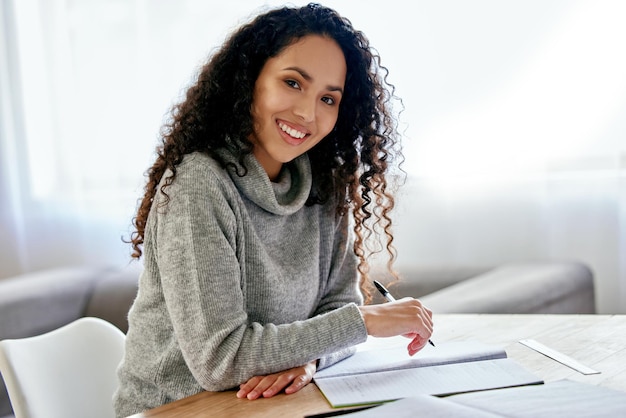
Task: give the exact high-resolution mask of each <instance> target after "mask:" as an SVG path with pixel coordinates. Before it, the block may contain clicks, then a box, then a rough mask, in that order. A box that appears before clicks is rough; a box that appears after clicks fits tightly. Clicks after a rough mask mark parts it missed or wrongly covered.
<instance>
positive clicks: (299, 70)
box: [283, 67, 343, 95]
mask: <svg viewBox="0 0 626 418" xmlns="http://www.w3.org/2000/svg"><path fill="white" fill-rule="evenodd" d="M283 70H284V71H295V72H297V73H299V74H300V75H301V76H302V78H304V79H305V80H306V81H309V82H310V81H312V80H313V77H311V74H309V73H307V72H306V71H305V70H304V69H302V68H300V67H287V68H283ZM326 88H327V89H328V90H329V91H338V92H339V93H341V94H342V95H343V88H342V87H339V86H331V85H329V86H326Z"/></svg>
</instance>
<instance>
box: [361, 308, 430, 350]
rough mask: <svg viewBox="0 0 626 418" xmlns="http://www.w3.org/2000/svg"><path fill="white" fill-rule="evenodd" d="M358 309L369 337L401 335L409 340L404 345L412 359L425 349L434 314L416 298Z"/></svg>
mask: <svg viewBox="0 0 626 418" xmlns="http://www.w3.org/2000/svg"><path fill="white" fill-rule="evenodd" d="M359 309H360V310H361V314H362V315H363V320H364V321H365V327H366V328H367V333H368V334H369V335H372V336H374V337H392V336H394V335H404V336H405V337H407V338H411V342H410V343H409V344H408V346H407V350H408V352H409V354H410V355H411V356H412V355H414V354H415V353H417V352H418V351H419V350H421V349H422V348H424V346H425V345H426V344H427V343H428V339H429V338H430V336H431V335H432V333H433V319H432V315H433V314H432V312H431V311H430V309H428V308H426V307H425V306H423V305H422V303H421V302H420V301H419V300H417V299H413V298H403V299H400V300H397V301H395V302H389V303H383V304H380V305H368V306H361V307H359Z"/></svg>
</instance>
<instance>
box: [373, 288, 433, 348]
mask: <svg viewBox="0 0 626 418" xmlns="http://www.w3.org/2000/svg"><path fill="white" fill-rule="evenodd" d="M374 286H376V289H378V291H379V292H380V294H381V295H383V297H384V298H385V299H387V302H394V301H395V300H396V298H394V297H393V296H392V294H391V293H389V291H388V290H387V288H386V287H385V286H383V285H382V284H381V283H380V282H379V281H378V280H374ZM428 344H430V345H432V346H433V347H434V346H435V343H433V342H432V341H431V340H428Z"/></svg>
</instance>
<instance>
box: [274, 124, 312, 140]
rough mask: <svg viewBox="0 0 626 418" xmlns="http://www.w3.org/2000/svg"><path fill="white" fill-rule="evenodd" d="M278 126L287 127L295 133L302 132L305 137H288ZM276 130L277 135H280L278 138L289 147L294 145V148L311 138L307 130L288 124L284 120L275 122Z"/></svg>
mask: <svg viewBox="0 0 626 418" xmlns="http://www.w3.org/2000/svg"><path fill="white" fill-rule="evenodd" d="M279 124H283V125H287V126H288V127H290V128H291V129H295V130H296V131H299V132H304V133H305V135H304V136H303V137H302V138H294V137H293V136H291V135H289V134H288V133H287V132H285V131H283V130H282V129H281V127H280V125H279ZM276 129H277V130H278V133H280V136H281V137H282V138H283V140H284V141H285V142H286V143H288V144H289V145H294V146H297V145H301V144H302V143H303V142H304V141H306V140H307V139H308V138H309V137H310V136H311V133H310V132H309V131H308V130H307V129H305V128H303V127H301V126H298V125H294V124H292V123H289V122H287V121H285V120H277V121H276Z"/></svg>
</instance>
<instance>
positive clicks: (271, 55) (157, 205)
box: [114, 4, 432, 416]
mask: <svg viewBox="0 0 626 418" xmlns="http://www.w3.org/2000/svg"><path fill="white" fill-rule="evenodd" d="M379 70H380V67H379V66H378V58H377V56H376V55H374V54H373V53H372V52H371V51H370V47H369V43H368V41H367V39H366V38H365V37H364V35H363V34H362V33H360V32H358V31H356V30H355V29H354V28H353V27H352V26H351V24H350V23H349V22H348V21H347V20H345V19H343V18H341V17H340V16H338V15H337V13H336V12H334V11H333V10H330V9H328V8H325V7H322V6H320V5H316V4H310V5H308V6H305V7H302V8H290V7H285V8H281V9H277V10H272V11H269V12H267V13H265V14H263V15H260V16H258V17H257V18H256V19H254V20H253V21H252V22H250V23H249V24H246V25H244V26H243V27H241V28H240V29H239V30H238V31H237V32H236V33H234V34H233V35H232V36H231V37H230V39H229V40H228V41H227V42H226V43H225V44H224V45H223V47H222V48H221V50H220V51H219V52H217V53H216V54H215V55H214V56H213V57H212V58H211V59H210V60H209V62H208V63H207V64H206V65H205V66H204V67H203V68H202V70H201V72H200V74H199V76H198V79H197V82H196V83H195V84H194V85H193V86H192V87H191V88H189V90H188V92H187V95H186V98H185V100H184V101H183V102H182V103H181V104H179V105H177V106H176V107H175V108H174V110H173V113H172V119H171V122H170V123H168V124H167V125H166V127H165V129H164V131H163V143H162V145H161V146H160V147H159V148H158V156H157V158H156V161H155V163H154V165H153V166H152V167H151V168H150V169H149V171H148V175H149V178H148V182H147V185H146V188H145V195H144V196H143V199H142V201H141V204H140V206H139V209H138V212H137V216H136V218H135V226H136V232H135V233H134V235H133V238H132V244H133V248H134V257H136V258H139V257H141V256H142V255H143V256H144V271H143V273H142V275H141V278H140V280H139V292H138V295H137V299H136V300H135V302H134V305H133V308H132V309H131V312H130V314H129V324H130V328H129V331H128V335H127V339H126V355H125V358H124V361H123V362H122V364H121V365H120V368H119V372H118V374H119V380H120V386H119V389H118V391H117V393H116V395H115V400H114V401H115V407H116V411H117V414H118V415H120V416H127V415H130V414H133V413H137V412H140V411H142V410H145V409H148V408H153V407H156V406H159V405H162V404H165V403H167V402H171V401H173V400H176V399H179V398H182V397H185V396H189V395H192V394H195V393H197V392H200V391H202V390H209V391H219V390H225V389H231V388H234V387H238V388H239V390H238V392H237V396H238V397H241V398H248V399H256V398H258V397H270V396H273V395H275V394H277V393H279V392H281V391H284V392H285V393H288V394H290V393H294V392H296V391H298V390H299V389H301V388H302V387H304V386H305V385H306V384H308V383H309V382H310V381H311V379H312V376H313V374H314V373H315V371H316V370H317V369H320V368H323V367H327V366H328V365H331V364H333V363H334V362H336V361H338V360H341V359H343V358H345V357H346V356H347V355H349V354H350V353H351V352H352V349H351V347H353V346H354V345H355V344H358V343H361V342H363V341H365V339H366V338H367V335H368V334H369V335H374V336H381V337H384V336H392V335H401V334H402V335H405V336H407V337H409V338H410V342H409V344H408V351H409V354H411V355H412V354H414V353H416V352H417V351H418V350H420V349H421V348H422V347H423V346H424V345H425V344H426V342H427V341H428V338H429V337H430V335H431V333H432V319H431V312H430V311H429V310H428V309H426V308H425V307H423V306H422V305H421V303H420V302H419V301H418V300H415V299H411V298H405V299H402V300H400V301H397V302H393V303H387V304H382V305H366V306H361V304H362V302H363V298H362V293H361V292H364V293H365V294H366V295H368V294H369V293H368V291H367V284H366V282H367V261H366V251H365V248H366V247H365V243H364V240H365V239H366V238H368V236H372V235H375V226H376V225H380V229H382V231H383V232H384V233H383V235H384V236H386V237H387V238H386V241H387V245H386V247H387V248H388V250H389V251H390V252H392V251H391V245H390V244H391V233H390V226H391V221H390V220H389V215H388V214H389V211H390V210H391V208H392V207H393V197H392V196H390V195H389V192H388V191H387V188H386V187H387V182H386V179H385V174H386V172H387V170H388V164H389V163H390V162H391V160H392V158H393V157H394V155H395V154H397V153H395V148H396V145H397V144H396V130H395V125H394V120H393V118H392V117H391V112H390V109H388V106H389V105H388V102H389V99H390V92H389V91H388V89H387V88H386V87H385V84H384V79H383V77H382V76H381V75H380V74H379ZM392 255H393V254H392ZM359 278H360V279H359ZM359 285H360V286H359ZM359 287H360V288H361V289H360V288H359Z"/></svg>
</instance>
